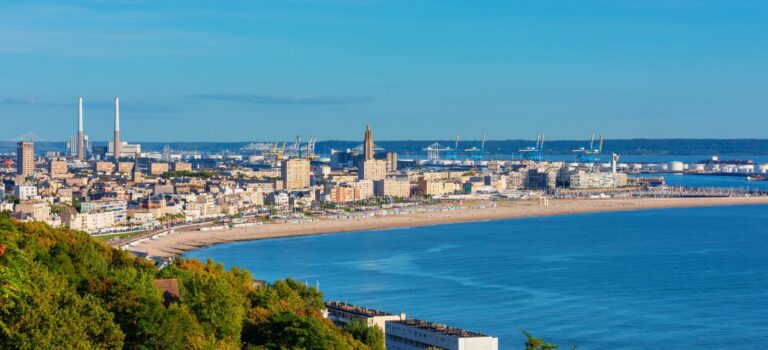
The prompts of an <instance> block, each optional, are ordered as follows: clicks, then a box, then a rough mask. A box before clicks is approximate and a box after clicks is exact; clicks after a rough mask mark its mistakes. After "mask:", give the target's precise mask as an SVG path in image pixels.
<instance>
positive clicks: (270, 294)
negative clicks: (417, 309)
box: [0, 214, 368, 350]
mask: <svg viewBox="0 0 768 350" xmlns="http://www.w3.org/2000/svg"><path fill="white" fill-rule="evenodd" d="M159 278H162V279H175V280H176V281H177V282H178V285H179V300H178V302H171V303H166V302H165V299H164V298H163V292H162V291H161V290H160V289H159V288H158V287H156V286H155V279H159ZM322 308H323V303H322V295H321V294H320V292H318V291H317V290H315V289H313V288H310V287H307V286H304V285H302V284H300V283H297V282H295V281H292V280H285V281H278V282H276V283H275V284H272V285H267V286H262V287H257V286H256V284H255V283H254V282H253V278H252V276H251V274H250V273H249V272H248V271H245V270H241V269H237V268H235V269H231V270H225V269H224V267H223V266H222V265H221V264H217V263H214V262H212V261H208V262H206V263H202V262H200V261H197V260H180V261H176V262H175V263H174V264H172V265H171V266H169V267H167V268H165V269H163V270H160V271H158V270H157V269H155V267H154V266H153V265H152V264H151V263H150V262H148V261H146V260H144V259H138V258H136V257H135V256H133V255H131V254H129V253H127V252H124V251H121V250H116V249H113V248H110V247H109V246H107V245H106V244H104V243H102V242H98V241H95V240H93V239H91V237H89V236H88V235H87V234H84V233H81V232H75V231H72V230H69V229H52V228H51V227H49V226H47V225H45V224H42V223H21V222H17V221H14V220H12V219H10V218H9V217H8V215H7V214H0V348H2V349H61V348H76V349H122V348H125V349H241V348H251V349H289V348H290V349H350V350H351V349H368V346H366V345H365V344H363V343H361V342H360V341H358V340H356V339H355V338H353V336H352V335H351V334H349V333H347V332H344V331H342V330H339V329H337V328H336V327H335V326H334V325H333V324H332V323H330V322H329V321H327V320H325V319H323V318H322Z"/></svg>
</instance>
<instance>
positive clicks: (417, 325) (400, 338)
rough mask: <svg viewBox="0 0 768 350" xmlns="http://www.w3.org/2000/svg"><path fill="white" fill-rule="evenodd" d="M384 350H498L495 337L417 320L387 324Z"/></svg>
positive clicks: (388, 322)
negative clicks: (428, 349) (432, 348)
mask: <svg viewBox="0 0 768 350" xmlns="http://www.w3.org/2000/svg"><path fill="white" fill-rule="evenodd" d="M385 333H386V335H385V339H386V347H387V350H422V349H426V348H429V347H436V348H438V349H447V350H498V349H499V338H496V337H491V336H487V335H484V334H480V333H475V332H470V331H466V330H463V329H458V328H454V327H448V326H446V325H444V324H439V323H432V322H428V321H421V320H402V321H387V322H386V331H385Z"/></svg>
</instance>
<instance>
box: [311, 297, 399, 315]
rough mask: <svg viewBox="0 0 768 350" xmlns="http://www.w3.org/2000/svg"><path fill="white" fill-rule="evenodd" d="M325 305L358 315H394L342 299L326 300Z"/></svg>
mask: <svg viewBox="0 0 768 350" xmlns="http://www.w3.org/2000/svg"><path fill="white" fill-rule="evenodd" d="M325 307H326V308H328V309H336V310H341V311H346V312H349V313H353V314H356V315H360V316H364V317H374V316H393V314H390V313H386V312H384V311H379V310H374V309H369V308H367V307H362V306H356V305H350V304H347V303H345V302H340V301H330V300H328V301H326V302H325Z"/></svg>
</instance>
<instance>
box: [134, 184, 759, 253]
mask: <svg viewBox="0 0 768 350" xmlns="http://www.w3.org/2000/svg"><path fill="white" fill-rule="evenodd" d="M760 204H768V197H721V198H642V199H637V198H632V199H575V200H549V205H546V206H545V205H542V204H540V203H539V202H538V201H535V200H531V201H520V202H497V206H495V207H486V208H464V207H460V208H458V209H454V210H445V211H425V212H414V213H407V214H402V215H388V216H375V217H363V218H354V219H321V220H318V221H315V222H308V223H270V224H264V225H256V226H249V227H241V228H232V229H228V230H219V231H185V230H181V231H176V232H174V233H172V234H168V235H166V236H164V237H160V238H158V239H151V240H146V241H144V242H142V243H141V244H139V245H137V246H135V247H131V248H130V250H131V251H133V252H140V253H145V254H149V255H151V256H157V257H171V256H174V255H182V254H184V253H185V252H188V251H191V250H196V249H200V248H203V247H207V246H211V245H215V244H220V243H230V242H241V241H253V240H261V239H274V238H285V237H297V236H307V235H320V234H334V233H346V232H355V231H379V230H380V231H385V230H388V229H397V228H407V227H420V226H434V225H445V224H458V223H469V222H481V221H492V220H505V219H517V218H529V217H545V216H559V215H572V214H589V213H604V212H617V211H636V210H652V209H669V208H691V207H716V206H733V205H760Z"/></svg>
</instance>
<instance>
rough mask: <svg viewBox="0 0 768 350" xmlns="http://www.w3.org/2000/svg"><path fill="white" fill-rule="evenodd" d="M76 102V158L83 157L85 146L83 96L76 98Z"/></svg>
mask: <svg viewBox="0 0 768 350" xmlns="http://www.w3.org/2000/svg"><path fill="white" fill-rule="evenodd" d="M77 104H78V112H79V113H78V123H77V159H78V160H84V159H85V146H84V140H83V97H82V96H80V97H78V98H77Z"/></svg>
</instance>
